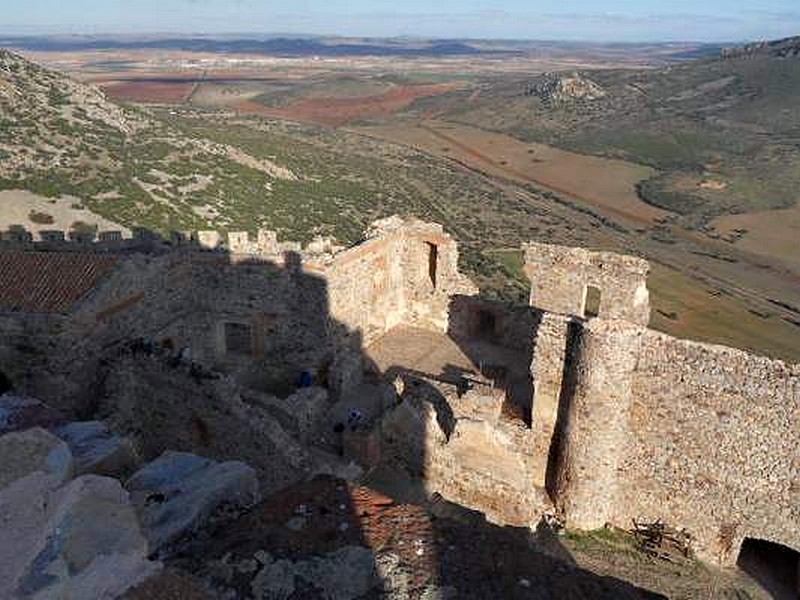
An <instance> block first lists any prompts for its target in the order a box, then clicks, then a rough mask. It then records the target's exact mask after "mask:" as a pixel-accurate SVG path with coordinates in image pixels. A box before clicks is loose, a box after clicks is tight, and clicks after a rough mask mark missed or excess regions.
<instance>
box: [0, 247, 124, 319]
mask: <svg viewBox="0 0 800 600" xmlns="http://www.w3.org/2000/svg"><path fill="white" fill-rule="evenodd" d="M116 264H117V258H115V257H113V256H104V255H99V254H80V253H70V252H63V253H57V252H53V253H50V252H18V251H0V311H22V312H31V313H65V312H68V311H69V310H70V309H71V308H72V307H73V306H74V305H75V304H76V303H77V301H78V300H80V299H81V298H82V297H83V296H84V295H86V293H88V292H89V291H90V290H91V289H93V288H94V287H95V286H96V285H97V284H98V282H99V281H100V279H101V278H102V277H103V276H104V275H106V274H107V273H108V272H109V271H111V269H112V268H113V267H114V265H116Z"/></svg>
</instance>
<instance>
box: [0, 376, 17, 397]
mask: <svg viewBox="0 0 800 600" xmlns="http://www.w3.org/2000/svg"><path fill="white" fill-rule="evenodd" d="M13 389H14V386H13V385H11V380H10V379H9V378H8V376H7V375H6V374H5V373H3V372H2V371H0V396H2V395H3V394H5V393H6V392H10V391H12V390H13Z"/></svg>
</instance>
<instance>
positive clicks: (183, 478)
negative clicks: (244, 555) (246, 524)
mask: <svg viewBox="0 0 800 600" xmlns="http://www.w3.org/2000/svg"><path fill="white" fill-rule="evenodd" d="M125 485H126V487H127V489H128V490H129V491H130V493H131V497H132V499H133V503H134V505H135V506H136V510H137V512H138V514H139V517H140V520H141V523H142V527H143V528H144V533H145V536H146V537H147V540H148V542H149V544H150V550H151V552H156V551H159V550H161V551H166V548H167V546H169V545H170V544H171V543H172V542H175V541H177V540H178V538H180V537H181V536H183V535H184V534H187V533H190V532H192V531H196V530H197V529H199V528H200V527H201V525H203V524H204V523H205V522H206V521H207V520H208V519H209V518H211V517H212V516H213V515H214V513H215V512H217V511H218V510H219V509H222V508H233V509H242V508H247V507H250V506H252V505H253V504H255V503H256V502H258V500H259V489H258V479H257V478H256V472H255V470H254V469H252V468H251V467H249V466H248V465H246V464H245V463H243V462H238V461H229V462H224V463H217V462H215V461H213V460H209V459H207V458H203V457H200V456H196V455H194V454H187V453H183V452H165V453H164V454H163V455H161V457H159V458H158V459H156V460H154V461H153V462H151V463H150V464H148V465H146V466H145V467H143V468H142V469H140V470H139V471H137V472H136V473H134V475H133V476H132V477H131V478H130V479H129V480H128V481H127V483H126V484H125Z"/></svg>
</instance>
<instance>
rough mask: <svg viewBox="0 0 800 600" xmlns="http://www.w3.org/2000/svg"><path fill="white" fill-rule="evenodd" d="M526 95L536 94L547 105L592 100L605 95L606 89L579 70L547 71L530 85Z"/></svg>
mask: <svg viewBox="0 0 800 600" xmlns="http://www.w3.org/2000/svg"><path fill="white" fill-rule="evenodd" d="M525 95H526V96H536V97H537V98H539V99H540V100H541V101H542V102H543V103H545V104H546V105H547V106H556V105H559V104H566V103H569V102H575V101H592V100H598V99H600V98H603V97H605V95H606V92H605V90H604V89H603V88H602V87H600V85H598V84H597V83H595V82H594V81H592V80H591V79H587V78H586V77H582V76H581V75H580V74H578V73H577V72H573V73H571V74H569V75H567V74H559V73H545V74H544V75H542V76H541V78H539V80H538V81H536V82H535V83H532V84H530V85H528V87H527V88H526V89H525Z"/></svg>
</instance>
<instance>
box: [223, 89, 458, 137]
mask: <svg viewBox="0 0 800 600" xmlns="http://www.w3.org/2000/svg"><path fill="white" fill-rule="evenodd" d="M457 88H458V85H457V84H453V83H439V84H429V85H405V86H397V87H394V88H392V89H390V90H388V91H387V92H385V93H383V94H379V95H376V96H366V97H362V98H354V97H345V98H340V97H330V98H306V99H303V100H298V101H296V102H293V103H292V104H290V105H289V106H287V107H285V108H269V107H266V106H263V105H262V104H259V103H258V102H254V101H252V100H244V101H241V102H237V103H236V104H235V105H234V106H233V108H235V109H236V110H238V111H239V112H242V113H247V114H257V115H265V116H270V117H276V118H280V119H289V120H292V121H311V122H313V123H321V124H323V125H331V126H333V127H337V126H339V125H344V124H345V123H349V122H351V121H357V120H359V119H366V118H374V117H383V116H388V115H391V114H394V113H396V112H399V111H401V110H403V109H404V108H407V107H408V106H409V105H411V103H412V102H414V100H417V99H418V98H427V97H430V96H439V95H441V94H445V93H447V92H450V91H452V90H454V89H457Z"/></svg>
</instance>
